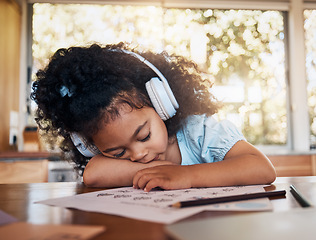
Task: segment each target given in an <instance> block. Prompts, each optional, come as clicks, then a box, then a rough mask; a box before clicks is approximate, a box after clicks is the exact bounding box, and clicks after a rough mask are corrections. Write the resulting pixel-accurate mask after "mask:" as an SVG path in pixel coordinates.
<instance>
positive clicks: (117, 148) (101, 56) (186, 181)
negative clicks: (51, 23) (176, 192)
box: [31, 43, 276, 191]
mask: <svg viewBox="0 0 316 240" xmlns="http://www.w3.org/2000/svg"><path fill="white" fill-rule="evenodd" d="M169 85H170V87H169ZM210 87H211V84H210V83H209V81H207V80H205V79H202V78H201V74H200V72H199V71H198V69H197V67H196V65H195V64H194V63H192V62H190V61H188V60H186V59H184V58H183V57H179V56H169V55H167V54H166V53H161V54H154V53H151V52H144V53H141V54H136V52H135V51H132V50H131V49H129V48H128V46H126V45H124V44H123V43H120V44H117V45H107V46H100V45H97V44H93V45H91V46H89V47H72V48H69V49H60V50H58V51H57V52H56V53H55V54H54V56H53V57H52V59H51V60H50V63H49V64H48V66H47V67H46V68H45V69H44V70H40V71H39V72H38V73H37V80H36V81H35V82H34V84H33V92H32V96H31V97H32V99H33V100H35V102H36V103H37V105H38V109H37V117H36V121H37V123H38V125H39V127H40V128H41V129H42V130H45V131H47V133H53V134H54V135H60V136H62V137H63V138H64V142H63V150H65V151H66V152H72V153H73V154H72V155H71V156H72V159H73V160H74V161H75V163H76V164H77V167H78V168H82V169H83V170H84V172H83V179H84V183H85V184H86V185H87V186H92V187H119V186H133V187H134V188H140V189H144V190H145V191H150V190H151V189H153V188H155V187H161V188H163V189H181V188H191V187H215V186H229V185H246V184H268V183H271V182H273V181H274V180H275V177H276V173H275V170H274V167H273V166H272V164H271V163H270V161H269V159H268V158H267V157H266V156H265V155H264V154H262V153H261V152H260V151H259V150H257V149H256V148H255V147H253V146H252V145H251V144H249V143H248V142H247V141H246V140H245V138H244V136H243V135H242V134H241V133H240V132H239V131H238V130H237V128H236V127H235V126H234V125H233V124H232V123H230V122H228V121H221V122H217V121H215V120H214V118H213V117H212V115H213V114H214V113H216V112H217V109H218V104H217V102H216V101H215V99H214V97H213V96H212V95H211V94H210V92H209V88H210ZM83 155H86V156H83Z"/></svg>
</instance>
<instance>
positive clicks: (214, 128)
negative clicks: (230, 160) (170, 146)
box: [177, 115, 246, 165]
mask: <svg viewBox="0 0 316 240" xmlns="http://www.w3.org/2000/svg"><path fill="white" fill-rule="evenodd" d="M177 140H178V145H179V148H180V152H181V158H182V162H181V165H192V164H198V163H211V162H218V161H222V160H223V159H224V157H225V155H226V153H227V152H228V151H229V150H230V149H231V148H232V147H233V146H234V145H235V144H236V142H238V141H240V140H246V139H245V137H244V136H243V135H242V133H241V132H240V131H239V130H238V129H237V127H236V126H235V125H234V124H233V123H231V122H229V121H228V120H223V121H220V122H218V121H216V120H215V119H214V118H213V117H208V116H206V115H193V116H189V117H188V118H187V119H186V122H185V124H184V126H183V127H182V128H181V129H180V130H179V131H178V132H177Z"/></svg>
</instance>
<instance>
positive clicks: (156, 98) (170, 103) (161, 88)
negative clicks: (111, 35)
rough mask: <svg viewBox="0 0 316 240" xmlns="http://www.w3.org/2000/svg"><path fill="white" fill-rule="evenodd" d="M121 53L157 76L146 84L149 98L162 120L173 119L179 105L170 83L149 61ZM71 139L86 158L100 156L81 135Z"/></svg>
mask: <svg viewBox="0 0 316 240" xmlns="http://www.w3.org/2000/svg"><path fill="white" fill-rule="evenodd" d="M112 51H119V50H112ZM121 51H122V52H125V53H126V54H129V55H132V56H134V57H135V58H137V59H138V60H140V61H141V62H143V63H144V64H146V65H147V66H148V67H149V68H151V69H152V70H153V71H154V72H155V73H156V74H157V76H158V77H159V78H158V77H153V78H152V79H150V80H149V81H148V82H146V84H145V87H146V90H147V93H148V96H149V98H150V101H151V103H152V104H153V106H154V108H155V110H156V112H157V114H158V115H159V116H160V118H161V119H162V120H164V121H166V120H168V119H169V118H171V117H173V116H174V115H175V114H176V112H177V110H176V109H178V108H179V104H178V102H177V100H176V98H175V96H174V94H173V93H172V91H171V88H170V86H169V84H168V81H167V79H166V78H165V77H164V75H163V74H162V73H161V72H160V71H159V70H158V69H157V68H156V67H155V66H154V65H153V64H152V63H150V62H149V61H147V60H146V59H145V58H143V57H142V56H140V55H139V54H137V53H134V52H130V51H127V50H121ZM70 138H71V140H72V141H73V143H74V145H75V146H76V148H77V149H78V151H79V152H80V153H81V154H82V155H84V156H86V157H93V156H95V155H97V154H100V151H99V150H98V148H97V147H96V146H95V145H93V144H89V142H88V141H87V140H86V139H85V138H83V137H82V136H80V134H78V133H70Z"/></svg>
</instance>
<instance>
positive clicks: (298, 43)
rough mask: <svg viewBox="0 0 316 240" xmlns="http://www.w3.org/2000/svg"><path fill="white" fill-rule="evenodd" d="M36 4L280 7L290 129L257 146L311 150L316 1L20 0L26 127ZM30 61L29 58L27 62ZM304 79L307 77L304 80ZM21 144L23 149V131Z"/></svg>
mask: <svg viewBox="0 0 316 240" xmlns="http://www.w3.org/2000/svg"><path fill="white" fill-rule="evenodd" d="M33 3H65V4H69V3H89V4H94V3H96V4H114V3H115V4H122V5H154V6H161V7H166V8H171V7H176V8H190V7H191V8H193V7H194V8H210V9H227V6H229V8H230V9H250V10H255V9H258V10H279V11H282V12H283V13H284V27H285V61H286V62H285V71H286V81H287V89H286V90H287V99H286V101H287V130H288V140H287V144H286V145H284V146H257V147H258V148H259V149H261V150H262V151H263V152H264V153H266V154H284V153H309V152H310V151H311V150H310V125H309V114H308V104H307V78H306V68H305V44H304V16H303V11H304V10H305V9H316V0H307V1H306V0H305V1H303V0H276V1H273V0H266V1H262V0H258V1H257V0H244V1H239V0H231V1H226V0H224V1H221V0H212V1H210V0H197V1H190V0H150V1H145V0H120V1H115V2H113V1H106V0H105V1H102V0H94V1H87V0H66V1H61V0H28V1H20V5H21V7H22V41H21V56H22V57H21V67H20V73H21V74H20V76H21V77H20V83H21V87H20V96H21V98H20V114H21V115H20V116H21V117H23V118H21V119H25V120H24V122H23V123H22V124H21V125H22V126H21V129H24V127H25V125H26V122H27V114H28V113H27V109H26V106H27V98H28V96H26V95H27V94H28V93H29V92H28V91H29V90H27V89H29V76H30V69H31V67H32V52H31V49H32V32H31V31H30V25H31V23H30V21H32V5H33ZM25 60H26V61H25ZM302 79H303V80H302ZM18 139H21V141H19V143H18V147H19V150H20V151H22V150H23V138H22V131H20V136H19V137H18Z"/></svg>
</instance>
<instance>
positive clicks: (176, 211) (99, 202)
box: [37, 185, 272, 224]
mask: <svg viewBox="0 0 316 240" xmlns="http://www.w3.org/2000/svg"><path fill="white" fill-rule="evenodd" d="M263 191H264V188H263V186H259V185H252V186H236V187H218V188H190V189H181V190H161V189H154V190H152V191H150V192H144V191H143V190H141V189H134V188H132V187H123V188H115V189H109V190H103V191H96V192H90V193H84V194H78V195H75V196H70V197H62V198H55V199H48V200H44V201H39V202H37V203H42V204H47V205H51V206H58V207H65V208H75V209H79V210H83V211H90V212H99V213H106V214H113V215H118V216H123V217H129V218H133V219H138V220H144V221H150V222H157V223H163V224H170V223H174V222H176V221H178V220H181V219H183V218H186V217H189V216H192V215H194V214H196V213H199V212H202V211H207V210H210V211H218V210H220V211H269V210H272V205H271V203H270V200H269V199H268V198H260V199H252V200H244V201H236V202H230V203H221V204H211V205H204V206H196V207H188V208H173V207H170V205H171V204H173V203H176V202H179V201H187V200H194V199H200V198H212V197H222V196H230V195H237V194H248V193H254V192H263Z"/></svg>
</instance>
